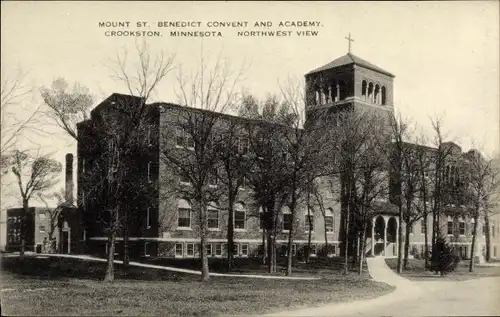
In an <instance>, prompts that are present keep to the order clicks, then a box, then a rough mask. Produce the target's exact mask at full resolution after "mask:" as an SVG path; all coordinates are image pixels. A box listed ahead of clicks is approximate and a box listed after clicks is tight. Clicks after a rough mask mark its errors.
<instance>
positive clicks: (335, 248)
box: [331, 244, 337, 255]
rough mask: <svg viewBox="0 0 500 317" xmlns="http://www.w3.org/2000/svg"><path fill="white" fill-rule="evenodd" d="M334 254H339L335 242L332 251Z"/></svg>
mask: <svg viewBox="0 0 500 317" xmlns="http://www.w3.org/2000/svg"><path fill="white" fill-rule="evenodd" d="M331 254H332V255H336V254H337V246H336V245H335V244H334V245H332V252H331Z"/></svg>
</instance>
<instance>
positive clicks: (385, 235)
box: [383, 217, 388, 256]
mask: <svg viewBox="0 0 500 317" xmlns="http://www.w3.org/2000/svg"><path fill="white" fill-rule="evenodd" d="M383 219H384V256H385V248H387V222H388V221H386V220H385V217H383Z"/></svg>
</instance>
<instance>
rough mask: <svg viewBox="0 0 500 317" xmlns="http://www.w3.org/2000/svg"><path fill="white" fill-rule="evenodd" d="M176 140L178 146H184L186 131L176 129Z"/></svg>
mask: <svg viewBox="0 0 500 317" xmlns="http://www.w3.org/2000/svg"><path fill="white" fill-rule="evenodd" d="M175 140H176V145H177V146H184V131H183V130H182V128H181V127H177V129H175Z"/></svg>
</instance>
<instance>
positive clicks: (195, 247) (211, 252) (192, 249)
mask: <svg viewBox="0 0 500 317" xmlns="http://www.w3.org/2000/svg"><path fill="white" fill-rule="evenodd" d="M205 252H206V253H207V256H209V257H213V256H215V257H222V256H226V255H227V244H226V243H207V244H205ZM248 253H249V252H248V244H246V243H244V244H240V243H235V244H234V249H233V255H234V256H242V257H246V256H248ZM199 255H200V244H198V243H176V244H175V256H176V257H195V256H196V257H198V256H199Z"/></svg>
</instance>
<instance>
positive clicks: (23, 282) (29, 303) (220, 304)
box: [1, 257, 393, 316]
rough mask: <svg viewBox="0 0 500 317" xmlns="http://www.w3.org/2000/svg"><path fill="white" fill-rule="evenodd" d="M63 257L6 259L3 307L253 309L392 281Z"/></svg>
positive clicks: (103, 311)
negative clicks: (234, 273) (236, 273)
mask: <svg viewBox="0 0 500 317" xmlns="http://www.w3.org/2000/svg"><path fill="white" fill-rule="evenodd" d="M116 269H117V272H116V276H117V280H116V281H115V282H113V283H104V282H102V281H100V279H101V278H102V276H103V275H104V270H105V263H100V262H83V261H80V260H75V259H64V258H35V257H26V258H25V259H24V260H23V261H21V260H20V259H19V258H3V259H2V282H1V284H2V292H1V294H2V313H3V314H7V315H24V316H32V315H50V316H54V315H59V316H60V315H73V316H75V315H86V316H90V315H94V316H96V315H100V316H110V315H114V316H116V315H128V316H131V315H136V316H137V315H141V316H142V315H149V316H215V315H249V314H262V313H265V312H274V311H280V310H285V309H290V308H292V307H300V306H318V305H321V304H323V303H332V302H344V301H350V300H356V299H363V298H373V297H377V296H380V295H383V294H386V293H389V292H391V291H392V290H393V288H392V287H390V286H388V285H386V284H383V283H377V282H374V281H371V280H369V279H366V278H355V277H353V276H347V277H344V276H332V277H330V278H328V279H320V280H313V281H304V280H276V279H253V278H236V277H212V278H211V280H210V281H209V282H205V283H202V282H200V281H199V276H196V275H187V274H181V273H173V272H168V271H164V270H155V269H145V268H139V267H132V266H130V267H128V268H124V267H123V266H121V265H117V266H116Z"/></svg>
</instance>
